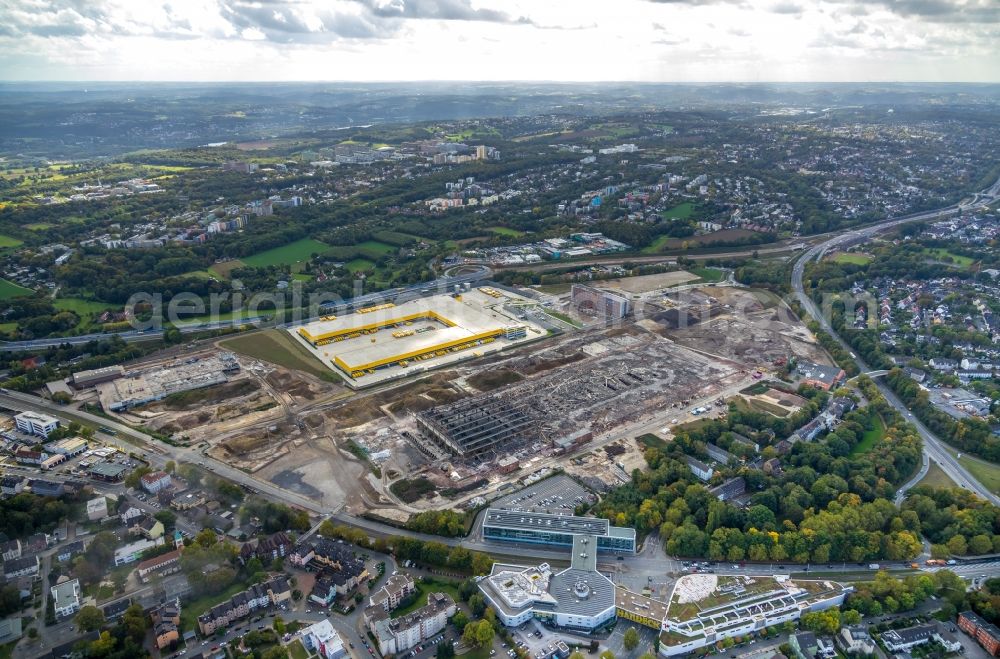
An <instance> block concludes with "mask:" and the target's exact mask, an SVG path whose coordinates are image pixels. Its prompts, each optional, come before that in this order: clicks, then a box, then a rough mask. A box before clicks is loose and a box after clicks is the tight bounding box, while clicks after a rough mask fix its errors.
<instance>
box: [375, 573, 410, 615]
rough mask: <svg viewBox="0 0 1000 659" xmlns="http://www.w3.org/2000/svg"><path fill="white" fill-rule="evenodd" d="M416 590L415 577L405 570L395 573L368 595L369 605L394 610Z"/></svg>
mask: <svg viewBox="0 0 1000 659" xmlns="http://www.w3.org/2000/svg"><path fill="white" fill-rule="evenodd" d="M415 590H416V584H415V583H414V581H413V577H411V576H410V575H408V574H406V573H405V572H400V573H399V574H394V575H392V576H390V577H389V578H388V579H386V580H385V585H383V586H382V587H381V588H379V589H378V590H376V591H375V592H374V593H371V594H370V595H369V596H368V606H369V607H379V608H381V609H383V610H385V611H392V610H393V609H395V608H396V607H397V606H399V603H400V602H401V601H403V600H404V599H405V598H406V597H407V596H408V595H409V594H410V593H412V592H414V591H415Z"/></svg>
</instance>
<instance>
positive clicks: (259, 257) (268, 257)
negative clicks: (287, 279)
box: [240, 238, 328, 268]
mask: <svg viewBox="0 0 1000 659" xmlns="http://www.w3.org/2000/svg"><path fill="white" fill-rule="evenodd" d="M327 249H328V247H327V245H326V243H321V242H320V241H318V240H313V239H312V238H303V239H302V240H296V241H295V242H294V243H288V244H287V245H283V246H281V247H275V248H274V249H269V250H267V251H266V252H260V253H257V254H254V255H253V256H247V257H245V258H243V259H240V260H241V261H243V263H246V264H247V265H249V266H253V267H255V268H266V267H268V266H272V265H294V264H296V263H302V262H305V261H308V260H309V259H310V258H311V257H312V255H313V254H322V253H324V252H325V251H326V250H327Z"/></svg>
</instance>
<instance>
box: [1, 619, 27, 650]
mask: <svg viewBox="0 0 1000 659" xmlns="http://www.w3.org/2000/svg"><path fill="white" fill-rule="evenodd" d="M21 632H22V630H21V616H19V615H17V616H13V617H11V618H4V619H3V620H0V645H6V644H7V643H16V642H17V640H18V639H19V638H21Z"/></svg>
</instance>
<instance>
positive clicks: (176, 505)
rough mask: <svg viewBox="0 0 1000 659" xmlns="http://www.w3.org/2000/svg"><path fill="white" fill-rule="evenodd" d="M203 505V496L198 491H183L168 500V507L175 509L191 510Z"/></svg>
mask: <svg viewBox="0 0 1000 659" xmlns="http://www.w3.org/2000/svg"><path fill="white" fill-rule="evenodd" d="M204 505H205V497H204V495H202V494H201V493H200V492H185V493H184V494H178V495H177V496H175V497H174V498H173V499H171V500H170V507H171V508H173V509H175V510H181V511H184V510H191V509H192V508H197V507H198V506H204Z"/></svg>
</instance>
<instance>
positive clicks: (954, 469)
mask: <svg viewBox="0 0 1000 659" xmlns="http://www.w3.org/2000/svg"><path fill="white" fill-rule="evenodd" d="M997 199H1000V180H998V181H997V182H996V183H994V184H993V185H992V186H990V187H989V188H987V189H986V190H984V191H983V192H981V193H979V194H977V195H976V196H975V201H974V202H971V203H960V204H957V205H955V206H949V207H947V208H942V209H940V210H936V211H929V212H926V213H917V214H915V215H909V216H906V217H902V218H897V219H893V220H887V221H885V222H880V223H878V224H874V225H872V226H869V227H865V228H862V229H856V230H854V231H849V232H847V233H844V234H842V235H839V236H835V237H833V238H831V239H829V240H827V241H824V242H822V243H818V244H817V245H814V246H813V247H811V248H810V249H809V250H807V251H806V252H805V253H803V254H802V256H801V257H799V259H798V260H797V261H796V262H795V265H794V267H793V268H792V291H793V292H794V293H795V296H796V297H797V298H798V300H799V302H800V303H801V304H802V307H803V308H804V309H805V310H806V311H807V312H808V313H809V315H811V316H812V317H813V318H815V319H816V321H817V322H818V323H819V325H820V327H822V328H823V330H825V331H826V332H827V333H828V334H829V335H830V336H832V337H833V338H834V339H835V340H836V341H837V342H838V343H839V344H840V345H842V346H843V347H844V349H845V350H847V351H848V352H850V354H851V356H852V357H853V356H854V352H853V348H851V347H850V346H849V345H848V344H847V343H846V342H845V341H844V340H843V339H842V338H841V337H840V335H839V334H837V333H836V332H835V331H834V329H833V327H831V326H830V323H829V321H828V319H827V318H826V317H825V316H824V315H823V314H822V313H821V312H820V309H819V308H818V307H817V306H816V303H815V302H813V300H812V298H810V297H809V296H808V295H806V292H805V288H804V286H803V283H802V278H803V273H804V271H805V266H806V264H807V263H809V262H810V261H812V260H814V259H817V258H822V257H823V256H824V255H826V253H827V252H829V251H830V250H831V249H833V248H837V247H847V246H849V245H855V244H859V243H863V242H866V241H867V240H868V239H870V238H871V237H872V236H874V235H875V234H876V233H878V232H880V231H885V230H886V229H891V228H893V227H896V226H899V225H901V224H905V223H907V222H915V221H918V220H937V219H940V218H943V217H947V216H948V215H953V214H955V213H958V212H960V211H963V210H967V209H970V208H972V207H974V206H978V205H981V204H984V203H991V202H993V201H996V200H997ZM854 359H855V361H856V362H857V363H858V366H859V367H860V368H861V370H862V371H870V370H871V368H870V367H869V366H868V365H867V364H865V362H864V360H862V359H861V358H860V357H854ZM874 382H875V384H876V385H877V386H878V389H879V391H880V392H881V393H882V395H883V396H885V399H886V400H887V401H889V404H891V405H892V406H893V407H895V408H896V409H897V410H899V412H900V414H902V415H903V417H904V418H906V419H907V420H908V421H909V422H910V423H912V424H913V425H914V426H915V427H916V429H917V432H918V433H919V434H920V437H921V439H923V442H924V450H923V461H924V462H923V466H922V467H921V469H920V471H919V472H918V473H917V475H916V476H914V477H913V478H912V479H910V481H909V482H907V483H906V484H905V485H903V487H901V488H900V490H899V493H898V494H897V495H896V502H897V503H899V502H900V501H902V500H903V498H904V497H905V494H906V492H907V490H909V489H910V488H912V487H913V486H914V485H916V483H917V482H918V481H919V480H920V479H921V478H923V476H924V475H925V474H926V473H927V470H928V469H929V468H930V463H929V460H933V461H934V462H936V463H937V464H938V466H940V467H941V469H942V470H943V471H944V472H945V473H946V474H947V475H948V477H949V478H951V479H952V480H953V481H954V482H955V483H956V484H957V485H959V486H961V487H964V488H965V489H967V490H971V491H973V492H975V493H976V494H977V495H979V496H981V497H982V498H984V499H986V500H987V501H990V502H992V503H994V504H996V505H1000V497H997V496H996V495H995V494H993V493H992V492H990V491H989V490H988V489H987V488H986V487H985V486H983V485H982V484H981V483H980V482H979V481H977V480H976V479H975V478H974V477H973V476H972V475H971V474H970V473H969V472H968V470H966V468H965V467H963V466H962V465H961V464H960V463H959V462H958V460H956V459H955V458H954V457H953V456H952V455H951V453H949V452H948V451H947V450H946V448H945V445H944V443H943V442H942V441H941V440H940V439H938V438H937V437H936V436H935V435H934V433H932V432H931V431H930V430H928V429H927V427H926V426H924V424H922V423H921V422H920V420H919V419H917V418H916V417H914V416H913V414H912V413H911V412H910V411H909V409H907V407H906V405H904V404H903V402H902V401H901V400H899V398H898V397H897V396H896V394H895V393H894V392H893V391H892V389H890V388H889V386H888V385H886V384H885V383H884V382H882V381H880V380H879V379H875V380H874Z"/></svg>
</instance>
